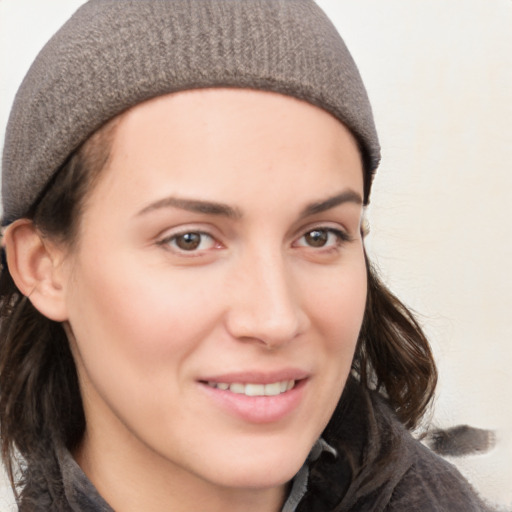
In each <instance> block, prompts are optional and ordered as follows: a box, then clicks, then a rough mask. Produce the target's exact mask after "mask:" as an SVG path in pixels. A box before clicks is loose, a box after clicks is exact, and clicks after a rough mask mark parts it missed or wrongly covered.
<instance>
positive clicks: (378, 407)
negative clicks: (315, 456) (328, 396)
mask: <svg viewBox="0 0 512 512" xmlns="http://www.w3.org/2000/svg"><path fill="white" fill-rule="evenodd" d="M324 437H325V439H326V440H327V442H329V444H331V445H332V446H334V447H335V448H336V450H337V452H338V454H339V457H338V458H337V460H335V461H330V462H329V461H328V460H327V459H326V460H325V461H324V462H322V461H320V462H319V463H318V465H317V466H316V467H313V468H312V476H315V477H316V478H315V482H313V481H311V482H310V483H311V484H313V483H315V484H316V482H320V483H321V484H322V485H318V484H316V485H315V486H313V485H312V489H311V491H312V492H311V494H316V499H318V497H319V496H322V495H324V496H325V495H328V496H330V498H329V504H330V505H331V504H334V503H335V504H336V505H335V506H330V507H329V508H323V509H321V508H314V507H312V508H309V509H304V510H308V512H310V510H315V511H316V510H319V511H320V510H322V512H325V511H326V510H336V511H340V512H341V511H343V512H416V511H418V512H419V511H421V512H477V511H487V512H490V510H491V509H490V508H488V507H487V506H486V505H485V504H484V503H483V501H482V500H481V499H480V498H479V496H478V495H477V493H476V492H475V491H474V489H473V488H472V487H471V486H470V484H469V483H468V482H467V481H466V480H465V478H464V477H463V476H462V475H461V474H460V472H459V471H458V470H457V468H456V467H455V466H453V465H452V464H450V463H449V462H447V461H446V460H444V459H442V458H441V457H439V456H438V455H436V454H435V453H433V452H432V451H431V450H430V449H429V448H427V447H426V446H424V445H423V444H422V443H421V442H420V441H419V440H417V439H415V438H414V437H413V436H412V435H411V433H410V432H409V431H408V430H407V429H406V428H405V427H404V425H403V424H402V423H401V422H400V421H399V420H398V418H397V417H396V414H395V413H394V411H393V410H392V409H391V408H390V406H389V405H388V403H387V401H386V400H385V398H383V397H382V396H380V395H379V394H378V393H376V392H373V391H369V390H367V389H366V388H363V387H362V386H361V385H360V383H359V382H357V381H355V380H354V379H351V380H350V381H349V382H347V387H346V389H345V392H344V395H343V397H342V400H341V401H340V404H339V406H338V408H337V410H336V411H335V413H334V415H333V417H332V419H331V422H330V424H329V426H328V428H327V429H326V430H325V431H324ZM338 467H339V468H343V467H345V471H341V470H339V471H338ZM340 475H341V477H340ZM344 475H345V476H344ZM347 475H348V476H347ZM338 480H340V482H338ZM343 480H344V481H343ZM313 487H316V489H314V490H313ZM315 491H316V492H315ZM334 494H336V496H334Z"/></svg>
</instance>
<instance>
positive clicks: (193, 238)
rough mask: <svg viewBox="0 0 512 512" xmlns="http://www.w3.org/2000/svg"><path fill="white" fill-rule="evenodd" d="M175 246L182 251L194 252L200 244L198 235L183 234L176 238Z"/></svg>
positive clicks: (199, 235)
mask: <svg viewBox="0 0 512 512" xmlns="http://www.w3.org/2000/svg"><path fill="white" fill-rule="evenodd" d="M175 240H176V242H175V243H176V246H177V247H179V248H180V249H182V250H183V251H194V250H195V249H197V248H198V247H199V245H200V244H201V234H200V233H185V234H184V235H179V236H177V237H176V239H175Z"/></svg>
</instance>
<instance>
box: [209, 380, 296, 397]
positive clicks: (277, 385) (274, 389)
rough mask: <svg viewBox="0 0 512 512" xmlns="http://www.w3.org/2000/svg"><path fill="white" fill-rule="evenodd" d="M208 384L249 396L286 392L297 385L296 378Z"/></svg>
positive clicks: (210, 382)
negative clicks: (262, 381) (277, 380)
mask: <svg viewBox="0 0 512 512" xmlns="http://www.w3.org/2000/svg"><path fill="white" fill-rule="evenodd" d="M208 386H211V387H212V388H218V389H222V390H224V391H226V390H229V391H231V392H232V393H238V394H242V395H247V396H275V395H279V394H281V393H285V392H286V391H289V390H290V389H292V388H293V386H295V381H294V380H283V381H280V382H273V383H272V384H242V383H240V382H234V383H233V384H228V383H227V382H212V381H209V382H208Z"/></svg>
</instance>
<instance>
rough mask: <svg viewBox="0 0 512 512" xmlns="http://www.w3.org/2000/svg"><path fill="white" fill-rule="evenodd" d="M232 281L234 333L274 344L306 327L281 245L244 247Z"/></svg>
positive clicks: (230, 319)
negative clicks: (249, 248) (248, 248)
mask: <svg viewBox="0 0 512 512" xmlns="http://www.w3.org/2000/svg"><path fill="white" fill-rule="evenodd" d="M235 281H236V285H235V286H234V288H233V294H232V297H231V305H230V310H229V314H228V328H229V330H230V332H231V334H232V335H233V336H235V337H237V338H247V339H249V338H251V339H255V340H259V341H260V342H262V343H264V344H265V345H267V346H269V347H273V346H278V345H281V344H283V343H287V342H288V341H291V340H292V339H293V338H295V337H296V336H297V335H298V334H299V333H300V332H301V331H302V330H303V329H304V328H305V326H306V315H305V313H304V311H303V310H302V305H301V297H300V294H299V290H298V289H297V287H296V286H295V282H294V278H293V272H292V271H291V269H290V268H289V263H288V262H287V259H286V256H285V255H284V254H283V251H282V250H281V249H280V248H278V247H272V246H271V245H270V244H269V245H265V246H264V247H258V248H255V249H253V250H247V251H246V252H245V254H244V255H243V256H242V257H241V258H240V260H239V265H238V268H237V272H236V276H235Z"/></svg>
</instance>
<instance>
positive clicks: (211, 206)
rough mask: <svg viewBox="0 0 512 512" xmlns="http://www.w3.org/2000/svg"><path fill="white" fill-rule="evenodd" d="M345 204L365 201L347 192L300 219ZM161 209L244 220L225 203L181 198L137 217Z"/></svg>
mask: <svg viewBox="0 0 512 512" xmlns="http://www.w3.org/2000/svg"><path fill="white" fill-rule="evenodd" d="M343 203H355V204H357V205H362V204H363V199H362V197H361V195H360V194H358V193H357V192H355V191H353V190H350V189H349V190H345V191H343V192H341V193H340V194H337V195H335V196H332V197H329V198H327V199H325V200H323V201H315V202H313V203H310V204H308V205H307V206H306V207H305V208H304V209H303V210H302V211H301V213H300V215H299V218H304V217H309V216H311V215H316V214H318V213H322V212H325V211H327V210H330V209H331V208H335V207H336V206H339V205H341V204H343ZM161 208H180V209H181V210H187V211H190V212H194V213H202V214H206V215H219V216H222V217H227V218H230V219H235V220H236V219H240V218H242V212H241V211H240V210H239V209H238V208H236V207H235V208H234V207H232V206H229V205H227V204H224V203H217V202H214V201H203V200H200V199H185V198H180V197H172V196H171V197H165V198H163V199H160V200H159V201H156V202H154V203H151V204H150V205H149V206H146V207H145V208H143V209H142V210H141V211H140V212H139V213H138V214H137V216H140V215H145V214H146V213H149V212H152V211H155V210H159V209H161Z"/></svg>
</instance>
